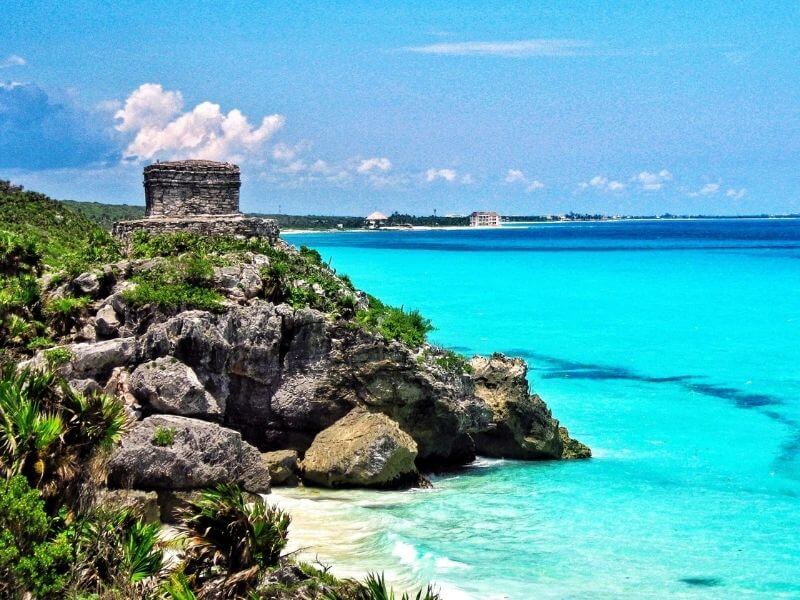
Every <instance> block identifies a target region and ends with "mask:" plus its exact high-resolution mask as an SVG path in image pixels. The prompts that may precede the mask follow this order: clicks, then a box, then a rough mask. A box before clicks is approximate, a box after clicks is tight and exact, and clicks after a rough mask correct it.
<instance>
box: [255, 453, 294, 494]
mask: <svg viewBox="0 0 800 600" xmlns="http://www.w3.org/2000/svg"><path fill="white" fill-rule="evenodd" d="M261 458H262V460H263V461H264V463H266V465H267V469H269V477H270V482H271V484H272V485H287V486H295V485H297V473H298V472H299V471H300V465H299V464H298V461H297V450H275V451H273V452H264V453H263V454H262V455H261Z"/></svg>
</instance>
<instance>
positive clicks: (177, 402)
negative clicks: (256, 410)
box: [130, 356, 225, 418]
mask: <svg viewBox="0 0 800 600" xmlns="http://www.w3.org/2000/svg"><path fill="white" fill-rule="evenodd" d="M130 389H131V392H133V395H134V396H136V398H137V399H138V400H139V401H140V402H142V403H146V404H149V406H150V408H152V409H153V410H154V411H156V412H159V413H166V414H173V415H184V416H187V417H205V418H219V417H221V416H222V415H223V414H224V413H225V402H224V400H223V401H222V402H219V401H217V399H216V398H214V396H212V395H211V394H209V393H208V392H207V391H206V389H205V387H204V386H203V384H202V383H200V380H199V379H198V378H197V375H196V374H195V372H194V371H193V370H192V369H191V367H189V366H187V365H185V364H184V363H182V362H180V361H179V360H178V359H177V358H175V357H172V356H170V357H163V358H158V359H156V360H153V361H150V362H146V363H143V364H141V365H139V366H138V367H136V370H135V371H134V372H133V373H132V375H131V378H130Z"/></svg>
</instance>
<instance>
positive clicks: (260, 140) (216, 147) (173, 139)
mask: <svg viewBox="0 0 800 600" xmlns="http://www.w3.org/2000/svg"><path fill="white" fill-rule="evenodd" d="M182 111H183V97H182V96H181V93H180V92H177V91H175V92H172V91H165V90H164V88H163V87H162V86H161V85H159V84H153V83H146V84H143V85H141V86H139V88H138V89H136V90H135V91H134V92H133V93H132V94H131V95H130V96H129V97H128V99H127V100H126V101H125V106H124V107H123V108H122V109H120V110H119V111H117V113H116V115H115V117H116V118H117V119H118V120H119V123H118V124H117V130H119V131H121V132H127V133H132V134H134V139H133V141H131V143H130V144H129V145H128V147H127V148H126V149H125V152H124V153H123V156H124V157H125V158H129V159H139V160H147V159H152V158H154V157H156V156H159V157H164V158H207V159H211V160H230V161H242V160H246V159H248V158H257V157H258V155H259V154H260V153H261V151H262V149H263V145H264V143H265V142H266V141H267V140H268V139H269V138H271V137H272V136H273V135H274V134H275V132H276V131H278V130H279V129H280V128H281V127H282V126H283V123H284V120H285V119H284V117H283V116H282V115H277V114H275V115H269V116H266V117H264V118H263V119H262V120H261V124H260V125H259V126H258V127H255V126H253V125H251V124H250V122H249V121H248V120H247V117H245V116H244V115H243V114H242V112H241V111H240V110H238V109H233V110H231V111H229V112H228V113H227V114H225V113H223V112H222V111H221V110H220V106H219V104H214V103H213V102H201V103H200V104H198V105H197V106H195V107H194V108H193V109H192V110H190V111H188V112H182Z"/></svg>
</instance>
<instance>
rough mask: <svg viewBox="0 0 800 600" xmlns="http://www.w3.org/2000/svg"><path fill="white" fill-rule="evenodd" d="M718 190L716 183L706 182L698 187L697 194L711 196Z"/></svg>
mask: <svg viewBox="0 0 800 600" xmlns="http://www.w3.org/2000/svg"><path fill="white" fill-rule="evenodd" d="M718 191H719V184H718V183H707V184H705V185H704V186H703V187H701V188H700V191H699V194H700V195H701V196H713V195H714V194H716V193H717V192H718Z"/></svg>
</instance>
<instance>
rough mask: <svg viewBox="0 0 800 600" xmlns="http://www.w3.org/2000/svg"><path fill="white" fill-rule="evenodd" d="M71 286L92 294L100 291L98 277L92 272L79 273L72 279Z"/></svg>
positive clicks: (81, 291) (83, 292)
mask: <svg viewBox="0 0 800 600" xmlns="http://www.w3.org/2000/svg"><path fill="white" fill-rule="evenodd" d="M72 286H73V287H74V288H75V289H76V290H77V291H78V292H80V293H82V294H88V295H90V296H94V295H95V294H97V293H98V292H99V291H100V279H98V277H97V275H95V274H94V273H89V272H87V273H81V274H80V275H78V276H77V277H76V278H75V279H73V280H72Z"/></svg>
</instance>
